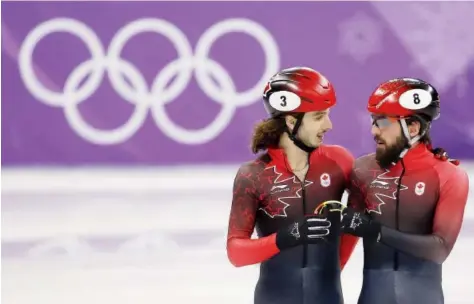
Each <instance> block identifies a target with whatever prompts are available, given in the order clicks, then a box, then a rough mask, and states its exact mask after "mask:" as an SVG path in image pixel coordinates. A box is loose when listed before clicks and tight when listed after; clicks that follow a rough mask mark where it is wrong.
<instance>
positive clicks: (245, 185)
mask: <svg viewBox="0 0 474 304" xmlns="http://www.w3.org/2000/svg"><path fill="white" fill-rule="evenodd" d="M256 188H257V186H256V176H255V174H254V173H253V172H252V170H251V168H249V167H242V168H240V170H239V172H238V173H237V176H236V178H235V181H234V189H233V199H232V207H231V211H230V218H229V230H228V235H227V256H228V258H229V261H230V262H231V263H232V264H233V265H234V266H236V267H241V266H246V265H251V264H256V263H260V262H263V261H265V260H267V259H269V258H271V257H272V256H274V255H275V254H277V253H278V252H279V249H278V247H277V246H276V234H272V235H270V236H267V237H263V238H260V239H251V236H252V232H253V230H254V227H255V217H256V213H257V210H258V206H259V199H258V195H257V189H256Z"/></svg>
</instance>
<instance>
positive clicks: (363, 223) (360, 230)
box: [341, 208, 380, 239]
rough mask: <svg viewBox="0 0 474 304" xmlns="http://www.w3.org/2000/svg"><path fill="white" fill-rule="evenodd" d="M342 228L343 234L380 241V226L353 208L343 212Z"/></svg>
mask: <svg viewBox="0 0 474 304" xmlns="http://www.w3.org/2000/svg"><path fill="white" fill-rule="evenodd" d="M341 228H342V231H343V232H345V233H348V234H352V235H355V236H358V237H363V238H374V239H378V238H379V236H380V224H379V223H377V222H375V221H374V220H372V218H371V217H370V216H369V215H367V214H365V213H363V212H358V211H356V210H354V209H353V208H346V209H344V211H343V212H342V220H341Z"/></svg>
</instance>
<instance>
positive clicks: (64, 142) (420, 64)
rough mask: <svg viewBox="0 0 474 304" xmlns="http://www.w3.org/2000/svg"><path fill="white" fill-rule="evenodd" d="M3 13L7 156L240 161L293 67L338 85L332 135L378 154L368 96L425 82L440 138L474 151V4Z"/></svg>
mask: <svg viewBox="0 0 474 304" xmlns="http://www.w3.org/2000/svg"><path fill="white" fill-rule="evenodd" d="M2 8H3V9H2V38H3V40H2V156H3V159H2V165H6V166H23V165H33V164H34V165H82V164H124V165H126V164H158V165H164V164H180V163H196V164H198V163H231V162H240V161H244V160H246V159H248V158H250V157H252V155H251V154H250V152H249V149H248V146H249V140H250V133H251V129H252V126H253V124H254V123H255V122H256V121H258V120H259V119H262V118H263V117H264V116H265V112H264V109H263V106H262V105H261V102H260V100H261V99H260V98H261V93H262V90H263V88H264V83H265V81H266V80H267V79H268V77H269V76H271V75H272V74H273V73H274V72H276V71H277V70H278V69H280V68H284V67H289V66H295V65H306V66H311V67H313V68H315V69H317V70H319V71H321V72H323V73H324V74H326V76H327V77H328V78H329V79H330V80H331V81H332V82H333V83H334V85H335V87H336V90H337V95H338V105H337V106H336V108H335V109H334V110H333V111H332V119H333V122H334V129H333V131H331V133H329V134H328V136H327V137H326V138H327V142H328V143H337V144H341V145H344V146H346V147H347V148H349V149H350V150H351V151H352V152H353V153H354V154H355V155H356V156H358V155H361V154H363V153H366V152H369V151H371V150H372V149H373V143H372V140H371V136H370V134H369V119H368V115H367V114H366V113H365V103H366V101H367V98H368V96H369V94H370V93H371V92H372V90H373V89H374V88H375V87H376V86H377V85H378V84H379V83H380V82H382V81H384V80H387V79H389V78H394V77H400V76H410V77H420V78H424V79H426V80H428V81H431V82H433V84H434V85H435V86H437V88H438V89H439V91H440V93H441V97H442V100H441V102H442V111H441V113H442V114H441V118H440V120H439V121H437V122H436V124H435V125H434V127H433V138H434V143H435V145H437V146H443V147H444V148H446V149H447V150H448V151H450V154H451V155H452V156H453V157H457V158H463V159H473V158H474V122H473V119H472V116H473V115H474V114H473V113H474V105H473V100H472V96H473V92H474V89H473V85H472V83H473V82H474V67H473V65H472V63H473V59H474V36H473V35H472V28H474V19H473V18H472V15H473V14H474V3H468V2H457V3H442V2H431V3H406V2H405V3H394V2H392V3H379V2H376V3H368V2H353V3H337V2H336V3H315V2H313V3H302V2H300V3H264V2H261V3H250V2H242V3H237V2H233V3H225V2H221V3H212V2H206V3H197V2H196V3H183V2H176V3H170V2H167V3H164V2H162V3H160V2H155V3H152V2H150V3H131V2H130V3H123V2H110V3H107V2H105V3H104V2H102V3H100V2H96V3H94V2H90V3H87V2H82V3H81V2H76V3H31V2H30V3H14V2H6V3H2ZM67 31H69V32H70V33H71V31H73V32H74V33H73V34H75V35H76V36H74V35H71V34H70V33H69V34H68V33H66V32H67ZM153 31H155V32H153ZM226 32H227V33H226ZM135 34H136V35H135ZM221 34H222V35H221ZM77 36H80V37H81V38H78V37H77ZM167 37H168V38H167ZM214 38H217V39H214ZM81 39H82V41H81ZM171 41H172V42H171ZM122 47H123V48H122ZM262 48H263V49H262ZM91 51H92V53H93V55H91ZM127 121H128V123H127ZM351 132H354V134H357V135H353V134H352V133H351ZM210 151H215V152H216V153H215V154H211V153H210Z"/></svg>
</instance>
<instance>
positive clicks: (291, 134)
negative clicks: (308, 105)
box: [286, 113, 314, 153]
mask: <svg viewBox="0 0 474 304" xmlns="http://www.w3.org/2000/svg"><path fill="white" fill-rule="evenodd" d="M303 116H304V113H298V114H297V115H296V116H295V117H296V123H295V126H294V127H293V130H292V131H291V132H290V129H288V127H286V133H288V136H289V137H290V139H291V140H292V141H293V142H294V143H295V145H296V146H297V147H298V148H300V149H301V150H303V151H305V152H308V153H311V152H313V151H314V148H312V147H308V146H307V145H305V144H304V143H303V142H302V141H301V140H299V139H298V137H297V134H298V130H299V128H300V126H301V123H302V122H303Z"/></svg>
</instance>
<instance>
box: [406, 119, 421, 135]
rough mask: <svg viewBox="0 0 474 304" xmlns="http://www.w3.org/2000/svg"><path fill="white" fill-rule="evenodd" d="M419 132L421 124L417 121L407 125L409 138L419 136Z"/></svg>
mask: <svg viewBox="0 0 474 304" xmlns="http://www.w3.org/2000/svg"><path fill="white" fill-rule="evenodd" d="M420 131H421V123H420V122H419V121H418V120H415V121H413V122H412V123H411V124H409V125H408V133H409V134H410V137H411V138H413V137H415V136H417V135H419V134H420Z"/></svg>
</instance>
